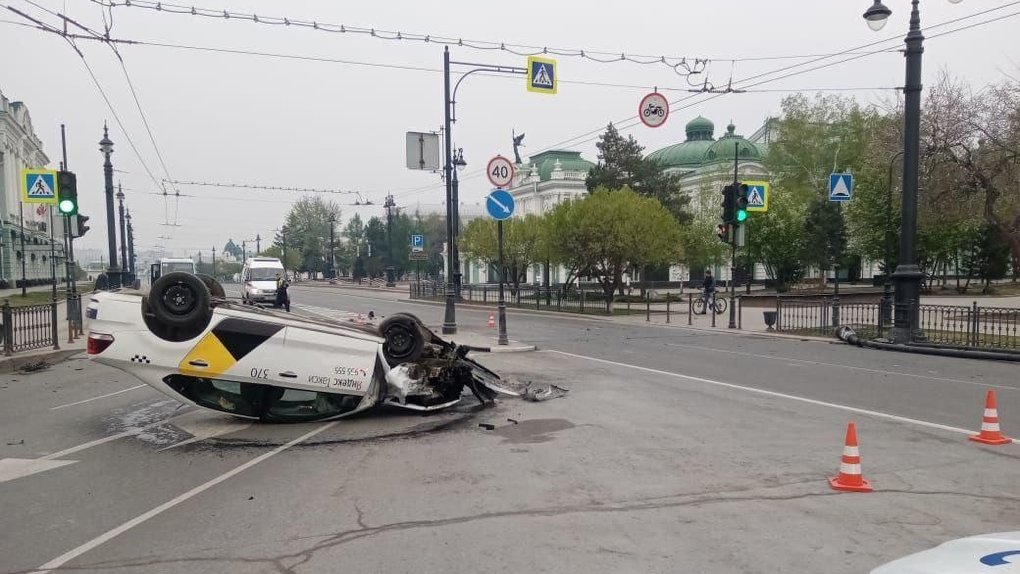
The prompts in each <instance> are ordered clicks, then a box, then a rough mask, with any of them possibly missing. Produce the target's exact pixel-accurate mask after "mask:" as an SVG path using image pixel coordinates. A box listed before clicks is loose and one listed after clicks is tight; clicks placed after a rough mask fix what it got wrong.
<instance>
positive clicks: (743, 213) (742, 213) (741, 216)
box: [737, 209, 747, 223]
mask: <svg viewBox="0 0 1020 574" xmlns="http://www.w3.org/2000/svg"><path fill="white" fill-rule="evenodd" d="M744 221H747V210H745V209H738V210H737V222H740V223H742V222H744Z"/></svg>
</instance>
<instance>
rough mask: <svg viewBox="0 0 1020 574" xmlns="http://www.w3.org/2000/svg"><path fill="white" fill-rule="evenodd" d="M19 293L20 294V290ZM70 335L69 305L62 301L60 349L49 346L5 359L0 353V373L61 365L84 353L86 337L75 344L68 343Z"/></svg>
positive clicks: (59, 324)
mask: <svg viewBox="0 0 1020 574" xmlns="http://www.w3.org/2000/svg"><path fill="white" fill-rule="evenodd" d="M18 292H19V293H20V289H19V290H18ZM68 335H69V332H68V326H67V303H66V302H65V301H63V300H61V301H59V302H58V304H57V345H58V346H59V347H60V348H59V349H54V348H53V345H48V346H46V347H43V348H40V349H32V350H29V351H21V352H19V353H14V354H13V355H11V356H10V357H5V356H3V355H2V353H0V373H14V372H17V371H19V370H21V369H23V368H25V367H26V366H30V365H36V364H38V363H49V364H53V363H59V362H60V361H63V360H64V359H66V358H68V357H71V356H73V355H77V354H79V353H84V352H85V342H86V341H85V336H84V335H82V336H81V337H78V338H76V339H75V340H74V342H72V343H68Z"/></svg>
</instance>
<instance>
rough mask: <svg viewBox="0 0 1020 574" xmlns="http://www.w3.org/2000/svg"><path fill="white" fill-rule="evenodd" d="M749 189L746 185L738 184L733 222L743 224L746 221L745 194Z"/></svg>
mask: <svg viewBox="0 0 1020 574" xmlns="http://www.w3.org/2000/svg"><path fill="white" fill-rule="evenodd" d="M749 191H750V189H749V188H748V187H747V184H746V183H742V184H740V187H738V188H737V201H736V217H735V219H734V221H736V222H737V223H743V222H745V221H747V194H748V192H749Z"/></svg>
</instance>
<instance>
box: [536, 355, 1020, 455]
mask: <svg viewBox="0 0 1020 574" xmlns="http://www.w3.org/2000/svg"><path fill="white" fill-rule="evenodd" d="M540 352H545V353H556V354H558V355H565V356H567V357H574V358H577V359H584V360H586V361H595V362H597V363H605V364H607V365H615V366H617V367H626V368H629V369H636V370H639V371H645V372H646V373H655V374H657V375H666V376H668V377H676V378H678V379H687V380H689V381H695V382H698V383H705V384H709V385H715V386H718V387H725V388H728V389H737V390H740V391H747V392H751V393H757V394H760V395H766V396H769V397H777V398H781V399H789V400H791V401H799V402H802V403H807V404H810V405H817V406H821V407H829V408H833V409H839V410H843V411H847V412H851V413H857V414H862V415H868V416H872V417H878V418H884V419H889V420H893V421H897V422H901V423H910V424H914V425H918V426H923V427H928V428H933V429H939V430H944V431H950V432H955V433H960V434H967V435H972V434H977V433H976V432H975V431H973V430H969V429H964V428H960V427H954V426H949V425H944V424H941V423H933V422H929V421H922V420H920V419H912V418H909V417H901V416H899V415H894V414H890V413H883V412H881V411H872V410H868V409H862V408H858V407H852V406H850V405H841V404H839V403H830V402H827V401H819V400H817V399H809V398H807V397H799V396H797V395H789V394H786V393H779V392H776V391H767V390H765V389H757V388H755V387H746V386H744V385H736V384H733V383H726V382H723V381H716V380H713V379H704V378H701V377H692V376H690V375H681V374H680V373H673V372H670V371H662V370H659V369H652V368H649V367H642V366H640V365H630V364H627V363H618V362H616V361H609V360H606V359H599V358H597V357H588V356H586V355H577V354H574V353H567V352H564V351H555V350H551V349H550V350H546V351H540ZM1013 443H1014V444H1020V440H1018V439H1013Z"/></svg>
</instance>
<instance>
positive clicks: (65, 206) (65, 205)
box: [57, 199, 74, 213]
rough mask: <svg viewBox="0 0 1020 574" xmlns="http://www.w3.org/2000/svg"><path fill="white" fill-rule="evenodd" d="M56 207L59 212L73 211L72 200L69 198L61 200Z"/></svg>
mask: <svg viewBox="0 0 1020 574" xmlns="http://www.w3.org/2000/svg"><path fill="white" fill-rule="evenodd" d="M57 209H59V210H60V213H72V212H74V202H73V201H71V200H70V199H64V200H61V202H60V203H59V204H58V205H57Z"/></svg>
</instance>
